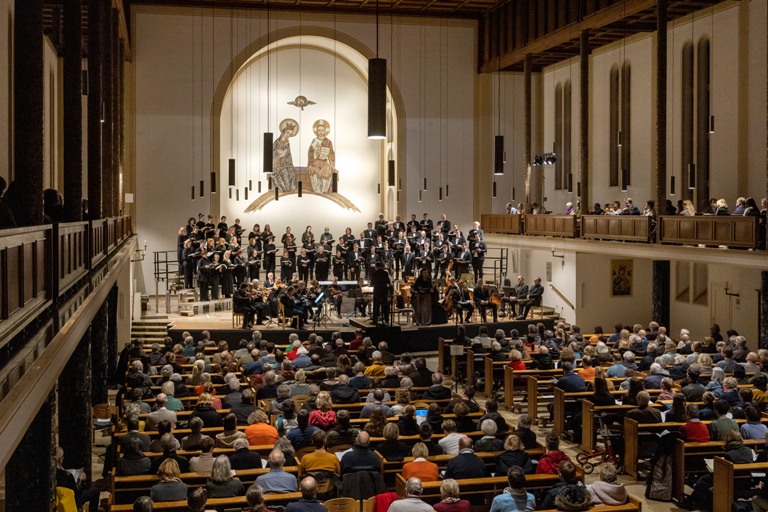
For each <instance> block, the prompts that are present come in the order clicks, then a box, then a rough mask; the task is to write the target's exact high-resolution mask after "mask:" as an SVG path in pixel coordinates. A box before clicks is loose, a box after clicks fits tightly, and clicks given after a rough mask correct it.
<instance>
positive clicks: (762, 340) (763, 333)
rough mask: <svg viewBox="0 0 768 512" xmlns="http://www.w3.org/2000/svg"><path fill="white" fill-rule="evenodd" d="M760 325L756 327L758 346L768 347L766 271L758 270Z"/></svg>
mask: <svg viewBox="0 0 768 512" xmlns="http://www.w3.org/2000/svg"><path fill="white" fill-rule="evenodd" d="M759 321H760V325H758V327H757V329H758V330H757V335H758V342H757V343H758V345H759V348H768V272H766V271H763V272H760V315H759Z"/></svg>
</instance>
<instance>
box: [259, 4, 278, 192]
mask: <svg viewBox="0 0 768 512" xmlns="http://www.w3.org/2000/svg"><path fill="white" fill-rule="evenodd" d="M266 3H267V130H269V126H270V111H269V102H270V101H271V100H272V96H271V90H272V78H271V77H272V66H271V63H270V61H271V60H272V57H271V53H272V41H271V33H270V27H269V22H270V12H269V0H267V2H266ZM274 141H275V135H274V133H272V132H270V131H266V132H264V141H263V142H262V150H263V155H262V167H263V169H262V170H263V172H272V145H273V144H274ZM270 188H272V185H271V181H270ZM275 201H277V196H275Z"/></svg>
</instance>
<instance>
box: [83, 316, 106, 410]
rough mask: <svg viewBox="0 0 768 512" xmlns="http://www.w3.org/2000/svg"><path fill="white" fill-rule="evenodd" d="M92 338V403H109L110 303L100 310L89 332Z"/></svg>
mask: <svg viewBox="0 0 768 512" xmlns="http://www.w3.org/2000/svg"><path fill="white" fill-rule="evenodd" d="M88 331H89V333H90V338H91V379H92V384H91V401H92V403H94V404H103V403H106V402H107V395H108V382H107V339H108V336H109V314H108V302H107V301H105V302H104V304H102V305H101V307H100V308H99V311H98V313H96V316H94V317H93V321H92V322H91V327H90V329H89V330H88Z"/></svg>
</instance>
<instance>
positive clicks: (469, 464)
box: [444, 436, 490, 480]
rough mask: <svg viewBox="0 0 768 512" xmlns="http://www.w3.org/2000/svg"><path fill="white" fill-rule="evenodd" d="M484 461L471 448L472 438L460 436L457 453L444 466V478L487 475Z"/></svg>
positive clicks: (481, 476)
mask: <svg viewBox="0 0 768 512" xmlns="http://www.w3.org/2000/svg"><path fill="white" fill-rule="evenodd" d="M489 475H490V473H489V471H488V468H487V467H486V466H485V461H484V460H483V459H481V458H480V457H478V456H477V455H476V454H475V452H474V450H472V439H470V438H469V437H467V436H461V439H459V454H458V455H457V456H456V457H454V458H452V459H451V460H450V461H448V465H447V466H446V468H445V475H444V477H445V478H454V479H456V480H461V479H462V478H483V477H486V476H489Z"/></svg>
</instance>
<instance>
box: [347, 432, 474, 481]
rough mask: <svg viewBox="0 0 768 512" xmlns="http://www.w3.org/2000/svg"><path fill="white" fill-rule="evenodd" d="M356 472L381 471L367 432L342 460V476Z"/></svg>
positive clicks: (360, 434)
mask: <svg viewBox="0 0 768 512" xmlns="http://www.w3.org/2000/svg"><path fill="white" fill-rule="evenodd" d="M470 446H471V445H470ZM355 471H381V457H379V456H378V455H376V453H375V452H374V451H373V450H371V437H370V436H369V435H368V432H365V431H362V432H360V433H359V434H357V438H356V439H355V445H354V446H353V447H352V450H351V451H349V452H347V453H345V454H344V456H343V457H342V458H341V474H342V475H343V474H345V473H353V472H355Z"/></svg>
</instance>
